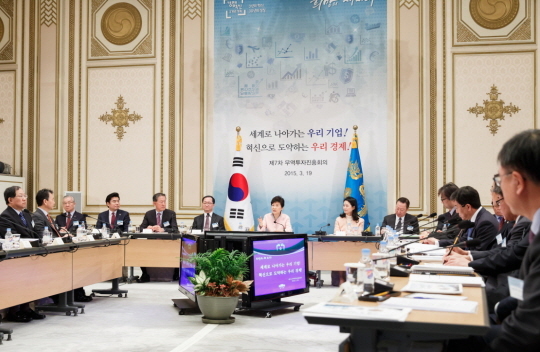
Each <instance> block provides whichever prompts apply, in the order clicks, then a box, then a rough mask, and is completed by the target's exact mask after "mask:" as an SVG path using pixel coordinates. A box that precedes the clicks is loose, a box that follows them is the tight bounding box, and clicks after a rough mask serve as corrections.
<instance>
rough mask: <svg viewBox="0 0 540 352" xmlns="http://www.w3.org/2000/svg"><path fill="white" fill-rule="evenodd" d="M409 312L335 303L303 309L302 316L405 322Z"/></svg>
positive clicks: (405, 309)
mask: <svg viewBox="0 0 540 352" xmlns="http://www.w3.org/2000/svg"><path fill="white" fill-rule="evenodd" d="M410 312H411V309H408V308H381V307H366V306H352V305H346V304H336V303H319V304H317V305H316V306H313V307H311V308H308V309H305V310H304V311H303V314H304V316H316V317H317V316H324V317H334V318H344V319H346V318H354V319H360V320H391V321H401V322H403V321H405V319H407V316H408V315H409V313H410Z"/></svg>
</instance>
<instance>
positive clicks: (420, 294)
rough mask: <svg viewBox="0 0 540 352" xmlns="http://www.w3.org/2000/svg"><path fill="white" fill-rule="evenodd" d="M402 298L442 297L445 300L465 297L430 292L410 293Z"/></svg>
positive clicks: (459, 299) (463, 298)
mask: <svg viewBox="0 0 540 352" xmlns="http://www.w3.org/2000/svg"><path fill="white" fill-rule="evenodd" d="M403 298H415V299H442V300H445V301H464V300H466V299H467V297H466V296H449V295H437V294H432V293H411V294H410V295H406V296H403Z"/></svg>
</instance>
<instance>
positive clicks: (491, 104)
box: [467, 85, 521, 135]
mask: <svg viewBox="0 0 540 352" xmlns="http://www.w3.org/2000/svg"><path fill="white" fill-rule="evenodd" d="M486 94H487V95H489V100H484V106H480V105H478V103H477V104H476V106H473V107H472V108H469V109H468V110H467V111H468V112H470V113H471V114H475V115H476V117H478V115H482V114H484V120H489V125H487V126H486V127H488V128H489V130H490V132H491V134H492V135H495V134H496V133H497V131H498V130H499V127H501V125H499V122H498V121H497V120H504V114H508V115H510V116H512V114H515V113H517V112H519V110H521V109H520V108H518V107H517V106H515V105H512V103H510V105H504V101H502V100H497V99H498V98H499V95H501V94H502V93H499V90H498V88H497V87H496V86H495V85H493V86H491V91H490V92H489V93H486Z"/></svg>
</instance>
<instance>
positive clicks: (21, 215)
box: [19, 211, 28, 227]
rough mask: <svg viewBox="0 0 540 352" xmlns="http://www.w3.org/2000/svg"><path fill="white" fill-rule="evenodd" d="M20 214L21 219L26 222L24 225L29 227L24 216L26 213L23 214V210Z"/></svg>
mask: <svg viewBox="0 0 540 352" xmlns="http://www.w3.org/2000/svg"><path fill="white" fill-rule="evenodd" d="M19 216H20V218H21V221H22V223H23V224H24V226H26V227H28V223H27V222H26V219H25V218H24V215H23V213H22V211H21V212H20V213H19Z"/></svg>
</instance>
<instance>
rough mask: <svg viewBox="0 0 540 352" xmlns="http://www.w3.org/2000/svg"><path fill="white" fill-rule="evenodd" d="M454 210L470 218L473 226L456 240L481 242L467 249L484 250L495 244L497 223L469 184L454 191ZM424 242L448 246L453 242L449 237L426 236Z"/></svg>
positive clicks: (461, 215) (466, 218)
mask: <svg viewBox="0 0 540 352" xmlns="http://www.w3.org/2000/svg"><path fill="white" fill-rule="evenodd" d="M455 195H456V196H455V198H456V202H457V205H456V211H457V212H458V214H459V216H460V217H461V218H462V219H463V220H470V221H471V222H472V223H474V227H473V228H470V229H468V230H465V231H462V232H461V235H460V238H459V239H458V242H464V241H468V240H472V239H478V240H480V241H481V243H480V244H479V245H478V246H476V247H473V248H467V249H469V250H479V251H484V250H487V249H491V248H492V247H493V246H495V245H496V244H497V240H496V236H497V229H498V227H499V223H498V222H497V219H495V217H494V216H493V214H491V213H490V212H489V211H487V210H486V209H484V208H483V207H482V205H481V203H480V195H479V194H478V191H477V190H475V189H474V188H472V187H470V186H465V187H461V188H459V189H458V190H457V191H456V193H455ZM424 243H431V244H438V245H439V246H440V247H445V246H450V245H452V244H453V243H454V241H453V240H451V239H448V240H447V239H442V240H437V239H435V238H428V239H427V240H425V241H424Z"/></svg>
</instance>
